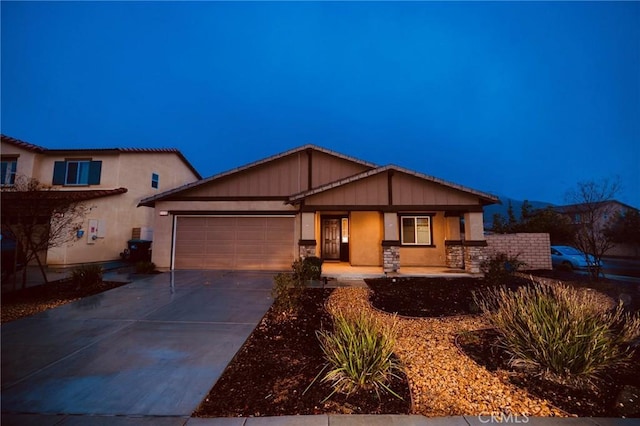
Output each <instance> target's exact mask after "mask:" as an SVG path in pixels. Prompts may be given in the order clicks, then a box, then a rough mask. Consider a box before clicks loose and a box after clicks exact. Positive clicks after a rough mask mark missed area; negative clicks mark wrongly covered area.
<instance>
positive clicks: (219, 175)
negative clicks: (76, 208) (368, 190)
mask: <svg viewBox="0 0 640 426" xmlns="http://www.w3.org/2000/svg"><path fill="white" fill-rule="evenodd" d="M308 149H313V150H316V151H318V152H323V153H325V154H329V155H333V156H336V157H339V158H342V159H345V160H348V161H353V162H355V163H358V164H362V165H364V166H367V167H371V168H376V167H378V166H377V165H375V164H373V163H369V162H367V161H363V160H360V159H358V158H355V157H350V156H348V155H344V154H341V153H339V152H336V151H332V150H330V149H326V148H323V147H321V146H318V145H314V144H310V143H308V144H304V145H301V146H298V147H296V148H292V149H289V150H287V151H283V152H280V153H278V154H274V155H271V156H269V157H266V158H263V159H260V160H256V161H253V162H251V163H247V164H245V165H243V166H239V167H235V168H233V169H229V170H226V171H223V172H220V173H217V174H215V175H212V176H210V177H208V178H205V179H201V180H199V181H196V182H190V183H187V184H185V185H182V186H179V187H176V188H173V189H170V190H168V191H164V192H162V193H160V194H156V195H153V196H151V197H147V198H144V199H142V200H141V201H140V203H139V204H138V205H139V206H145V205H149V203H153V202H154V201H156V200H159V199H162V198H165V197H167V196H170V195H172V194H176V193H178V192H182V191H185V190H187V189H191V188H195V187H197V186H200V185H204V184H207V183H209V182H211V181H214V180H216V179H220V178H223V177H225V176H229V175H232V174H234V173H238V172H241V171H243V170H248V169H250V168H252V167H256V166H259V165H261V164H266V163H268V162H270V161H273V160H277V159H279V158H283V157H286V156H289V155H292V154H295V153H298V152H303V151H306V150H308Z"/></svg>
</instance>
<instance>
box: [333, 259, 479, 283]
mask: <svg viewBox="0 0 640 426" xmlns="http://www.w3.org/2000/svg"><path fill="white" fill-rule="evenodd" d="M322 275H323V276H324V277H327V278H334V279H339V280H349V279H354V280H358V279H363V278H384V277H447V278H460V277H480V276H482V274H471V273H469V272H466V271H464V270H461V269H450V268H447V267H446V266H420V267H417V266H406V267H402V268H400V270H399V271H398V272H392V273H391V272H390V273H387V274H385V273H384V271H383V270H382V267H381V266H351V265H350V264H349V263H348V262H324V263H323V264H322Z"/></svg>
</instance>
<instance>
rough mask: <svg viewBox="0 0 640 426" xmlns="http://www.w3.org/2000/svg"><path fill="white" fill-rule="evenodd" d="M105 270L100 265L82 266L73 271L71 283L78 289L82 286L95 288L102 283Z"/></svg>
mask: <svg viewBox="0 0 640 426" xmlns="http://www.w3.org/2000/svg"><path fill="white" fill-rule="evenodd" d="M102 273H103V269H102V266H101V265H98V264H91V263H89V264H86V265H80V266H78V267H76V268H73V270H71V281H72V282H73V283H74V285H75V286H76V287H78V288H80V287H81V286H93V285H96V284H100V283H101V282H102Z"/></svg>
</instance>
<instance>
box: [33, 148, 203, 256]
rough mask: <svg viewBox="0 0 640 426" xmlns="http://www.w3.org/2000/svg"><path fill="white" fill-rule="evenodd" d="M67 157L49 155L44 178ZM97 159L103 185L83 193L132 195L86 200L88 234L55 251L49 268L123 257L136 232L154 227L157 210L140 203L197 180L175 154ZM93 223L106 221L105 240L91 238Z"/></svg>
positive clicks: (47, 177)
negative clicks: (154, 179)
mask: <svg viewBox="0 0 640 426" xmlns="http://www.w3.org/2000/svg"><path fill="white" fill-rule="evenodd" d="M64 158H71V157H64ZM64 158H63V157H46V164H43V167H41V168H40V169H39V177H40V179H41V180H42V181H44V182H46V183H49V184H50V183H51V178H52V176H53V163H54V162H55V161H61V160H63V159H64ZM79 158H80V157H79ZM92 159H94V160H101V161H102V171H101V177H100V185H91V186H89V187H82V188H81V189H98V188H101V189H114V188H119V187H124V188H127V190H128V191H127V192H126V193H124V194H120V195H115V196H110V197H105V198H96V199H93V200H89V201H87V202H85V206H86V207H88V208H89V209H90V211H89V212H88V214H87V216H86V217H85V220H84V222H83V229H84V230H85V235H84V236H83V237H82V238H80V239H78V240H75V241H74V242H72V243H71V244H68V245H67V246H65V247H60V248H53V249H50V250H49V252H48V254H47V264H48V265H50V266H62V265H73V264H79V263H87V262H99V261H108V260H114V259H118V258H119V257H120V252H122V250H123V249H125V248H126V247H127V241H128V240H129V239H131V234H132V230H133V228H153V227H154V221H155V217H154V209H153V208H150V207H137V205H138V203H139V202H140V200H141V199H142V198H145V197H148V196H151V195H154V194H155V193H157V192H158V191H163V190H166V189H169V188H173V187H175V186H179V185H182V184H185V183H188V182H193V181H195V180H196V176H195V175H193V173H192V172H191V170H190V169H189V168H188V167H187V166H186V165H185V164H184V163H183V162H182V160H180V159H179V157H178V156H176V155H175V154H170V153H127V154H121V155H119V156H118V155H94V156H92ZM152 173H157V174H158V175H159V176H160V180H159V188H158V189H155V188H152V187H151V174H152ZM58 189H59V190H61V191H64V190H69V189H78V188H77V187H72V186H67V187H63V186H60V187H58ZM91 219H96V220H100V221H102V222H101V223H103V224H104V227H105V234H104V237H103V238H98V239H96V240H89V237H88V232H87V230H88V227H89V220H91ZM155 234H156V232H155V230H154V235H155ZM154 239H155V237H154ZM154 248H155V247H154Z"/></svg>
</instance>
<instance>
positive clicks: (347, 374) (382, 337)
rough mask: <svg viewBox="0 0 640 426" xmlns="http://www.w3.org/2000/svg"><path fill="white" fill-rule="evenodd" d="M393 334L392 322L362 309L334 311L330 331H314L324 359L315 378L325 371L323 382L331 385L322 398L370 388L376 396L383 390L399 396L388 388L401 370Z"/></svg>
mask: <svg viewBox="0 0 640 426" xmlns="http://www.w3.org/2000/svg"><path fill="white" fill-rule="evenodd" d="M396 334H397V331H396V322H395V321H393V324H392V325H387V324H383V323H382V322H380V321H378V320H376V319H375V318H373V317H372V316H371V315H368V314H367V313H366V312H364V311H359V312H357V313H355V314H351V315H346V314H345V313H343V312H338V313H336V314H335V315H334V326H333V331H319V332H317V336H318V340H319V341H320V345H321V347H322V352H323V353H324V357H325V359H326V361H327V362H326V364H325V366H324V368H323V369H322V370H321V371H320V373H319V374H318V376H317V377H316V379H317V378H318V377H320V375H322V373H324V372H326V373H325V374H324V376H323V377H322V382H328V383H330V384H331V386H332V387H333V392H331V394H329V395H328V396H327V398H325V401H326V400H327V399H329V398H330V397H331V396H332V395H333V394H335V393H336V392H338V393H342V394H346V395H347V396H349V395H351V394H352V393H354V392H357V391H358V390H360V389H365V390H371V389H373V390H374V391H375V392H376V395H378V397H380V392H381V391H382V392H384V391H386V392H389V393H391V394H393V395H394V396H396V397H398V398H401V397H400V396H399V395H398V394H396V393H395V392H393V390H392V389H391V388H390V387H389V381H390V380H391V378H392V377H399V376H398V373H399V372H400V371H401V366H400V363H399V361H398V360H397V359H396V358H395V356H394V355H393V347H394V344H395V337H396ZM314 382H315V379H314ZM401 399H402V398H401Z"/></svg>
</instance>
